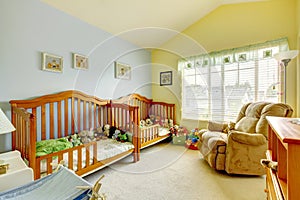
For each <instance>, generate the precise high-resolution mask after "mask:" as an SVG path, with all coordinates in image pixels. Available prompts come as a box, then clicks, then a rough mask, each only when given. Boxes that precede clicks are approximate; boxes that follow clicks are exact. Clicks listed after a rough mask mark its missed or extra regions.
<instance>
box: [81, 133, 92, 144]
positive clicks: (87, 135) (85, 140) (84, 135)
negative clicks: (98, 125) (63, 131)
mask: <svg viewBox="0 0 300 200" xmlns="http://www.w3.org/2000/svg"><path fill="white" fill-rule="evenodd" d="M78 136H79V137H80V140H81V142H82V143H83V144H85V143H88V142H91V141H94V139H95V138H94V137H95V136H94V131H92V130H83V131H80V132H79V133H78Z"/></svg>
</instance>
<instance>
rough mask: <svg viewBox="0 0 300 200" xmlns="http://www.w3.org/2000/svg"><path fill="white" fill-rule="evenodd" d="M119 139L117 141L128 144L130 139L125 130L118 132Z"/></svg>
mask: <svg viewBox="0 0 300 200" xmlns="http://www.w3.org/2000/svg"><path fill="white" fill-rule="evenodd" d="M118 131H119V132H118V137H117V140H118V141H120V142H127V141H128V137H127V134H126V132H125V131H123V130H118Z"/></svg>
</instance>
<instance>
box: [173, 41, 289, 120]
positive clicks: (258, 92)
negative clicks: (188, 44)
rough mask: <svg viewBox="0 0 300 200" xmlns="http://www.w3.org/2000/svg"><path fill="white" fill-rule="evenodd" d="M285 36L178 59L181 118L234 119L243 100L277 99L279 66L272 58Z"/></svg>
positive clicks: (281, 47)
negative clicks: (180, 78)
mask: <svg viewBox="0 0 300 200" xmlns="http://www.w3.org/2000/svg"><path fill="white" fill-rule="evenodd" d="M286 50H288V42H287V39H286V38H283V39H278V40H274V41H268V42H265V43H262V44H256V45H249V46H246V47H240V48H235V49H230V50H224V51H219V52H212V53H208V54H203V55H199V56H193V57H189V58H185V59H182V60H180V61H179V62H178V68H179V71H181V74H182V117H183V118H186V119H196V120H199V119H204V120H217V121H229V120H231V121H232V120H235V118H236V115H237V114H238V112H239V110H240V108H241V106H242V105H243V104H245V103H246V102H252V101H269V102H279V101H280V99H281V94H282V92H281V88H282V87H281V79H282V78H281V69H280V66H279V65H278V63H277V61H276V60H275V59H274V58H273V55H274V54H275V53H278V52H279V51H286Z"/></svg>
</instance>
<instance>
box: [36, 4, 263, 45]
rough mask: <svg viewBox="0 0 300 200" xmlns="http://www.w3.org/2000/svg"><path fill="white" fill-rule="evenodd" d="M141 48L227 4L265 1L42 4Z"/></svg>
mask: <svg viewBox="0 0 300 200" xmlns="http://www.w3.org/2000/svg"><path fill="white" fill-rule="evenodd" d="M41 1H43V2H45V3H47V4H49V5H51V6H53V7H55V8H57V9H59V10H62V11H64V12H66V13H68V14H70V15H72V16H75V17H77V18H79V19H81V20H83V21H85V22H87V23H89V24H92V25H94V26H96V27H99V28H101V29H102V30H105V31H107V32H109V33H112V34H114V35H118V36H120V37H122V38H123V39H126V40H128V41H130V42H132V43H134V44H136V45H138V46H141V47H158V46H160V45H161V44H163V43H164V42H166V41H168V40H169V39H170V38H172V37H173V36H174V35H176V34H177V33H178V32H182V31H183V30H184V29H186V28H187V27H189V26H190V25H192V24H193V23H195V22H196V21H198V20H199V19H200V18H202V17H204V16H205V15H207V14H208V13H209V12H211V11H213V10H214V9H216V8H217V7H219V6H221V5H224V4H234V3H246V2H255V1H264V0H41Z"/></svg>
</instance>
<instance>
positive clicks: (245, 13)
mask: <svg viewBox="0 0 300 200" xmlns="http://www.w3.org/2000/svg"><path fill="white" fill-rule="evenodd" d="M296 1H297V2H299V0H270V1H264V2H255V3H243V4H232V5H224V6H221V7H219V8H217V9H216V10H214V11H213V12H211V13H210V14H208V15H207V16H206V17H204V18H202V19H201V20H199V21H198V22H196V23H195V24H193V25H191V26H190V27H189V28H187V29H186V30H185V31H183V32H182V33H181V34H179V35H178V36H176V37H174V38H173V39H172V40H170V41H169V42H168V43H166V44H164V45H163V46H162V49H163V50H161V49H157V50H153V52H152V63H153V66H154V68H153V70H152V77H153V82H154V83H156V82H157V81H158V77H159V75H158V74H159V72H160V71H163V70H165V69H161V68H159V67H156V66H158V65H162V66H165V67H166V69H167V68H170V69H172V70H177V60H178V58H181V57H185V56H191V55H197V54H200V53H203V51H207V52H211V51H218V50H222V49H229V48H234V47H240V46H244V45H248V44H255V43H259V42H264V41H268V40H273V39H277V38H281V37H288V41H289V46H290V49H296V48H297V26H296ZM298 12H299V6H298ZM298 18H299V16H298ZM298 29H300V25H299V23H298ZM187 41H188V42H187ZM187 43H189V45H186V44H187ZM174 75H175V80H176V81H178V82H180V79H179V77H178V73H176V72H175V71H174ZM298 76H299V73H298ZM296 77H297V76H296V59H294V60H293V61H292V62H290V63H289V66H288V69H287V91H288V93H287V95H288V96H287V103H288V104H290V105H291V106H292V107H293V108H294V109H295V110H296V109H297V95H296V92H297V89H296V80H297V79H296ZM297 85H299V84H297ZM177 87H179V89H178V88H177ZM298 91H299V89H298ZM152 92H153V94H152V95H153V99H159V100H162V101H165V100H169V99H170V98H171V97H172V98H175V99H174V101H175V100H176V103H178V105H177V111H178V112H177V114H178V118H177V119H178V120H179V121H180V112H179V111H180V83H177V84H176V85H173V86H171V87H160V86H158V85H154V86H153V88H152ZM171 94H172V95H171ZM298 102H299V100H298ZM298 104H299V103H298ZM298 108H300V107H299V106H298ZM298 110H299V109H298Z"/></svg>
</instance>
